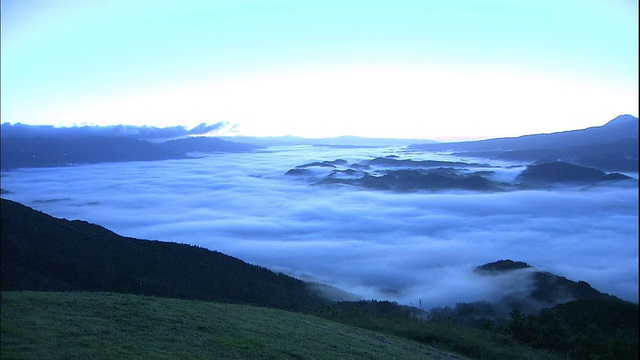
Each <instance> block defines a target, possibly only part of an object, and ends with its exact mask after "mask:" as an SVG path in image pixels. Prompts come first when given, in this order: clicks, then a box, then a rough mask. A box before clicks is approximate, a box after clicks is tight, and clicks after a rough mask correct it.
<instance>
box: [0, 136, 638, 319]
mask: <svg viewBox="0 0 640 360" xmlns="http://www.w3.org/2000/svg"><path fill="white" fill-rule="evenodd" d="M395 150H397V149H328V148H313V147H306V148H299V147H298V148H296V149H295V150H292V149H291V148H281V149H274V148H272V149H269V150H268V151H264V152H259V153H251V154H217V155H212V156H209V157H206V158H203V159H187V160H171V161H158V162H135V163H134V162H132V163H121V164H95V165H88V166H77V167H68V168H49V169H18V170H14V171H11V172H7V173H3V174H2V183H3V185H2V186H3V189H6V190H9V191H10V193H8V194H4V195H3V196H5V197H7V198H10V199H13V200H16V201H20V202H22V203H24V204H26V205H29V206H32V207H34V208H36V209H38V210H42V211H45V212H48V213H50V214H52V215H54V216H58V217H65V218H68V219H76V218H79V219H83V220H87V221H89V222H93V223H97V224H100V225H103V226H105V227H107V228H109V229H111V230H113V231H115V232H117V233H119V234H122V235H126V236H132V237H138V238H144V239H152V240H153V239H158V240H164V241H175V242H182V243H190V244H195V245H199V246H203V247H207V248H210V249H213V250H218V251H221V252H223V253H227V254H229V255H232V256H236V257H238V258H241V259H243V260H245V261H248V262H251V263H255V264H259V265H262V266H266V267H269V268H271V269H273V270H275V271H281V272H284V273H288V274H291V275H294V276H297V277H300V278H303V279H306V280H311V281H317V282H322V283H327V284H329V285H334V286H337V287H340V288H342V289H344V290H346V291H349V292H352V293H354V294H357V295H358V296H360V297H362V298H375V299H388V300H394V301H399V302H401V303H406V304H414V305H415V304H417V303H418V299H420V300H421V301H422V303H423V304H424V306H425V307H426V306H446V305H453V304H455V303H456V302H467V301H474V300H492V299H495V298H496V297H497V296H498V294H500V293H501V292H503V291H504V290H505V287H506V286H507V285H505V284H504V281H502V280H500V279H492V280H489V279H487V278H485V277H481V276H478V275H475V274H473V272H472V271H473V269H474V268H475V266H478V265H481V264H484V263H487V262H492V261H496V260H499V259H506V258H510V259H513V260H520V261H525V262H528V263H530V264H532V265H534V266H536V267H538V268H540V269H542V270H546V271H551V272H553V273H556V274H558V275H562V276H566V277H568V278H569V279H572V280H585V281H587V282H589V283H590V284H591V285H592V286H594V287H595V288H597V289H598V290H600V291H604V292H608V293H612V294H614V295H616V296H619V297H622V298H624V299H627V300H631V301H636V302H637V301H638V274H637V267H638V244H637V238H638V200H637V199H638V189H637V188H633V187H632V188H629V187H587V188H582V189H573V188H567V189H564V190H562V189H557V190H553V191H542V190H540V191H538V190H535V191H533V190H530V191H514V192H499V193H473V192H471V193H470V192H467V193H435V194H434V193H393V192H383V191H365V190H356V189H353V188H333V187H330V188H327V187H319V186H311V185H309V184H308V183H306V182H305V181H304V180H298V179H292V178H291V177H287V176H285V175H284V173H285V172H286V171H287V170H288V169H290V168H293V167H295V166H296V165H300V164H305V163H309V162H312V161H323V160H335V159H338V158H343V159H346V160H347V161H349V162H352V161H356V160H361V159H369V158H371V157H373V156H379V155H380V154H382V153H385V154H387V153H390V152H393V151H395ZM414 155H415V154H414ZM416 156H418V155H416ZM425 156H426V155H425ZM496 171H497V174H496V176H512V174H511V172H512V170H505V171H504V173H503V172H502V171H501V170H500V169H496Z"/></svg>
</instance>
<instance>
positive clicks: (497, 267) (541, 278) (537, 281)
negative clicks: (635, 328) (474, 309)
mask: <svg viewBox="0 0 640 360" xmlns="http://www.w3.org/2000/svg"><path fill="white" fill-rule="evenodd" d="M474 271H475V272H476V273H477V274H481V275H486V276H496V275H501V274H523V275H526V276H527V277H529V279H530V280H531V282H532V284H533V287H532V288H531V289H530V291H529V292H528V293H527V294H526V296H524V297H520V298H518V297H515V296H511V297H508V298H504V299H502V300H501V302H502V303H504V304H508V305H509V306H511V307H520V308H521V309H524V310H533V311H537V310H539V309H540V308H544V307H549V306H554V305H557V304H561V303H564V302H568V301H573V300H584V299H605V300H620V299H618V298H616V297H615V296H612V295H609V294H605V293H602V292H600V291H598V290H596V289H594V288H593V287H591V285H589V284H588V283H587V282H585V281H578V282H575V281H572V280H569V279H567V278H565V277H563V276H558V275H554V274H552V273H550V272H546V271H540V270H537V269H535V268H534V267H532V266H531V265H529V264H527V263H525V262H521V261H513V260H499V261H496V262H492V263H488V264H484V265H481V266H478V267H476V269H475V270H474ZM521 282H522V278H521V277H514V278H513V287H514V288H516V287H518V286H522V283H521Z"/></svg>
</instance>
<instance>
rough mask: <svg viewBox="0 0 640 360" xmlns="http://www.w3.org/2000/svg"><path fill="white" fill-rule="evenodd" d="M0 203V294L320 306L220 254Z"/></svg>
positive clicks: (297, 288)
mask: <svg viewBox="0 0 640 360" xmlns="http://www.w3.org/2000/svg"><path fill="white" fill-rule="evenodd" d="M1 204H2V206H1V209H0V216H1V221H0V223H1V227H2V229H1V238H0V239H1V244H2V252H0V259H1V262H0V265H1V271H2V278H1V290H2V291H5V290H6V291H9V290H37V291H68V290H79V291H114V292H122V293H133V294H142V295H154V296H162V297H173V298H182V299H199V300H209V301H222V302H233V303H245V304H253V305H259V306H269V307H276V308H283V309H301V308H304V307H307V306H310V305H317V304H321V303H323V302H324V300H323V299H322V298H321V297H320V296H319V295H317V294H316V293H315V292H313V291H311V290H310V289H309V288H308V287H307V285H306V284H305V283H304V282H302V281H300V280H298V279H295V278H292V277H289V276H286V275H282V274H276V273H273V272H271V271H269V270H268V269H265V268H262V267H259V266H254V265H249V264H247V263H245V262H243V261H241V260H239V259H236V258H233V257H230V256H227V255H224V254H222V253H219V252H215V251H210V250H207V249H203V248H199V247H194V246H189V245H184V244H177V243H169V242H160V241H148V240H138V239H133V238H127V237H123V236H119V235H117V234H115V233H113V232H111V231H109V230H107V229H105V228H103V227H100V226H98V225H94V224H90V223H87V222H84V221H79V220H74V221H68V220H65V219H58V218H54V217H51V216H49V215H47V214H44V213H42V212H39V211H35V210H33V209H31V208H29V207H26V206H24V205H22V204H19V203H16V202H13V201H10V200H6V199H2V203H1Z"/></svg>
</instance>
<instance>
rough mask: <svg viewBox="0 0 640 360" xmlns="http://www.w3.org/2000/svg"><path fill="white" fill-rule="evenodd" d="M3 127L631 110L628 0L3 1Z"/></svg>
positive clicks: (317, 130) (514, 126)
mask: <svg viewBox="0 0 640 360" xmlns="http://www.w3.org/2000/svg"><path fill="white" fill-rule="evenodd" d="M1 4H2V9H1V10H2V59H1V60H2V61H1V66H2V68H1V71H2V73H1V86H2V88H1V101H2V103H1V105H2V106H1V119H0V121H1V122H3V123H4V122H10V123H18V122H20V123H23V124H33V125H55V126H72V125H74V124H76V125H82V124H89V125H118V124H124V125H138V126H140V125H149V126H157V127H168V126H176V125H183V126H187V127H192V126H195V125H197V124H200V123H202V122H205V123H217V122H220V121H224V122H229V123H230V124H231V125H236V127H235V129H236V131H237V134H241V135H255V136H278V135H297V136H303V137H330V136H340V135H357V136H366V137H397V138H420V139H435V140H455V139H460V140H463V139H481V138H489V137H500V136H518V135H524V134H530V133H542V132H553V131H562V130H571V129H578V128H585V127H589V126H597V125H602V124H604V123H605V122H607V121H608V120H611V119H613V118H614V117H616V116H617V115H620V114H632V115H634V116H638V3H637V1H631V0H562V1H557V0H531V1H528V0H485V1H479V0H478V1H467V0H450V1H449V0H446V1H445V0H443V1H428V0H418V1H405V0H394V1H375V0H368V1H350V0H338V1H331V0H327V1H312V0H292V1H288V0H281V1H275V0H273V1H271V0H262V1H250V0H234V1H231V0H229V1H215V0H213V1H204V0H203V1H191V0H183V1H162V0H153V1H151V0H123V1H120V0H101V1H86V0H13V1H7V0H2V3H1Z"/></svg>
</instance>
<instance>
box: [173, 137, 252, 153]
mask: <svg viewBox="0 0 640 360" xmlns="http://www.w3.org/2000/svg"><path fill="white" fill-rule="evenodd" d="M160 145H161V146H162V147H163V148H165V149H167V150H170V151H172V152H174V153H178V154H187V153H190V152H203V153H213V152H247V151H253V150H256V149H259V148H260V147H259V146H256V145H250V144H244V143H237V142H232V141H227V140H222V139H219V138H212V137H206V136H197V137H190V138H184V139H177V140H169V141H167V142H165V143H162V144H160Z"/></svg>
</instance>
